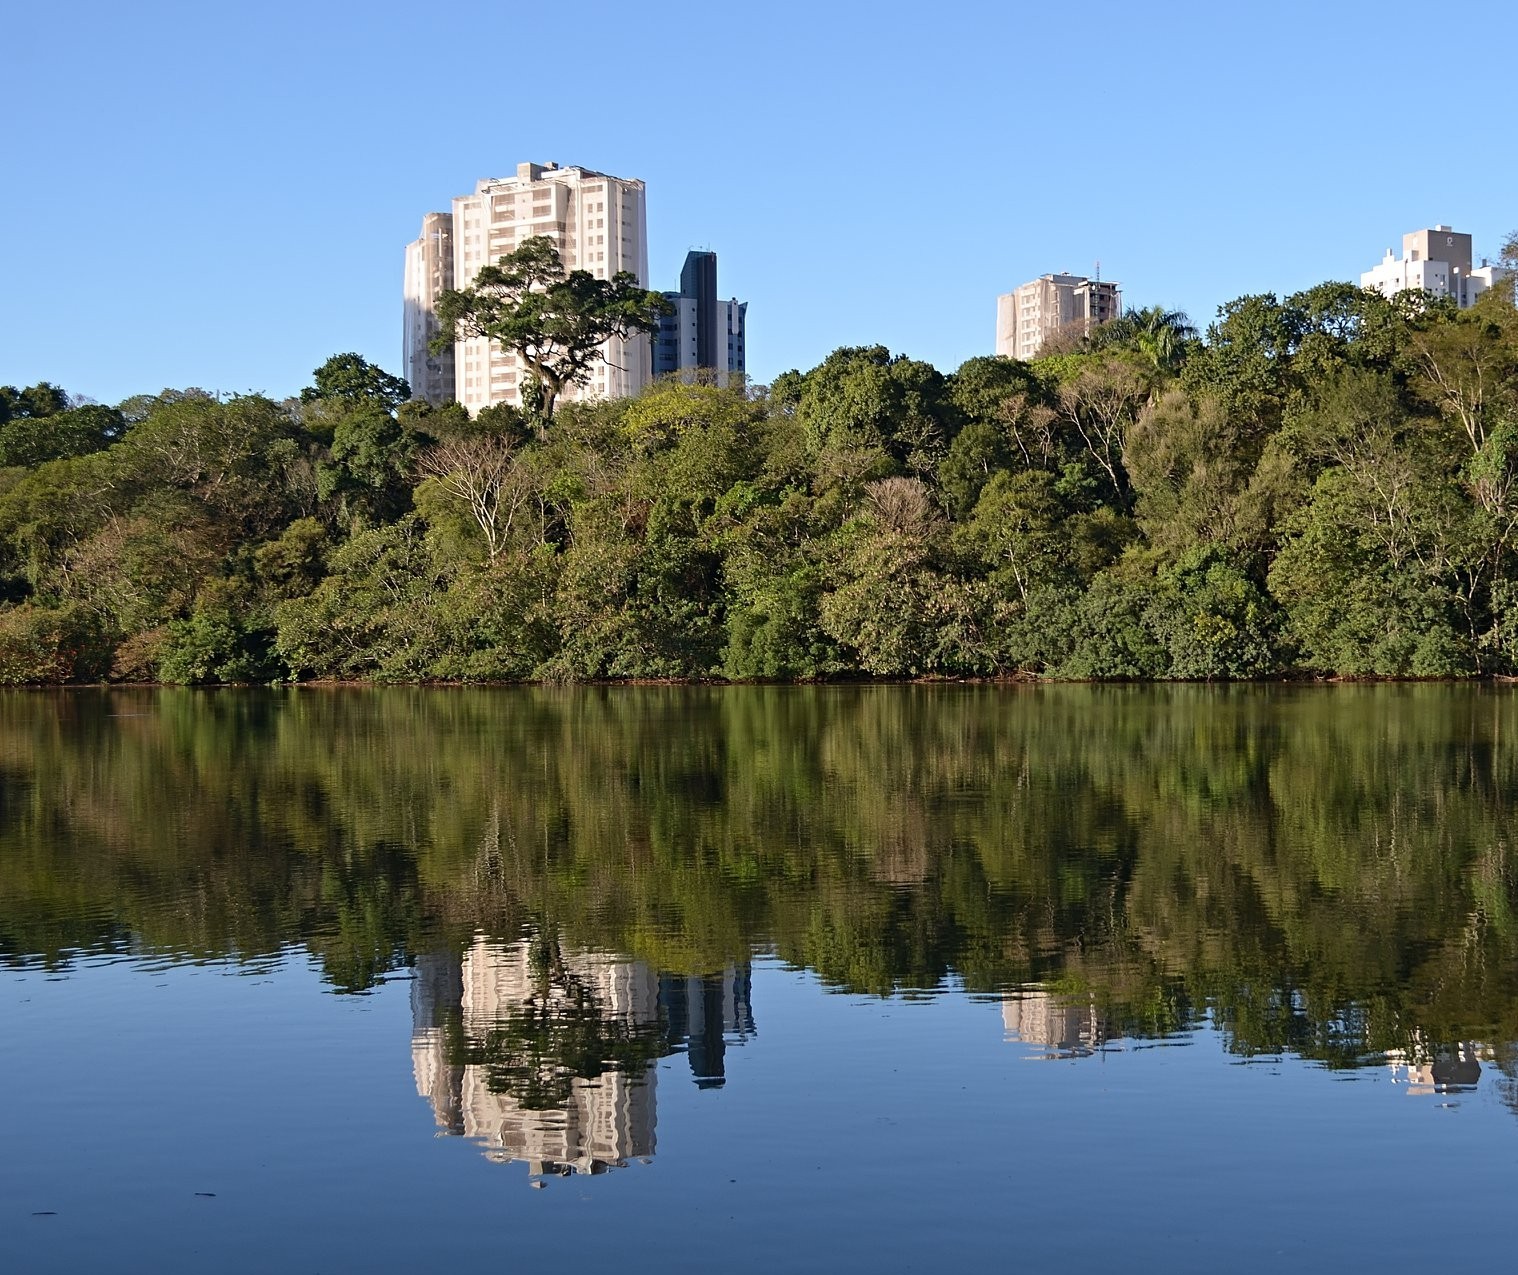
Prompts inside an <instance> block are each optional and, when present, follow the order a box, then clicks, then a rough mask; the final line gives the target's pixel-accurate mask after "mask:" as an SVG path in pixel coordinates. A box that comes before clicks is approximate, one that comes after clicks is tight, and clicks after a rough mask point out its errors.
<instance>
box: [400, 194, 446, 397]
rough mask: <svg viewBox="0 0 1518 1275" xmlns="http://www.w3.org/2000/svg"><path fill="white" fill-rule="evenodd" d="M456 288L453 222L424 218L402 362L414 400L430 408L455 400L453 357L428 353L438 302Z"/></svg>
mask: <svg viewBox="0 0 1518 1275" xmlns="http://www.w3.org/2000/svg"><path fill="white" fill-rule="evenodd" d="M452 286H453V217H452V216H451V215H450V214H449V213H428V214H427V215H426V216H425V217H423V218H422V234H421V237H420V238H419V239H417V240H416V241H415V242H413V243H408V244H407V245H406V281H405V285H404V288H403V290H402V296H403V298H404V305H405V326H404V330H403V333H402V337H401V362H402V366H403V368H404V373H405V377H406V380H407V381H408V382H410V385H411V393H412V395H413V397H415V398H422V399H426V400H427V401H428V402H429V403H446V402H448V401H449V400H451V399H452V398H453V397H454V388H453V351H451V350H448V351H445V352H444V353H442V354H433V353H432V351H431V350H430V349H428V343H429V342H430V341H431V340H432V338H433V337H434V336H436V335H437V331H438V321H437V299H438V296H439V295H440V294H441V293H442V291H443V289H445V288H451V287H452Z"/></svg>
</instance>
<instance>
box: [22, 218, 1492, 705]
mask: <svg viewBox="0 0 1518 1275" xmlns="http://www.w3.org/2000/svg"><path fill="white" fill-rule="evenodd" d="M1499 291H1500V290H1499ZM650 298H651V294H646V293H644V292H643V291H642V290H641V289H638V288H636V287H635V286H634V285H633V284H632V283H631V282H630V281H629V280H625V279H623V280H610V281H607V280H595V279H593V278H591V277H590V276H588V275H587V276H584V277H583V278H582V277H580V275H579V274H578V273H577V274H574V275H568V276H566V275H565V274H564V272H563V270H562V267H561V265H560V263H559V262H558V259H557V256H556V254H555V252H554V250H553V247H552V245H551V244H548V243H547V242H546V241H535V242H529V244H527V245H524V246H523V248H522V249H521V250H519V251H518V252H517V253H515V254H513V255H512V256H511V257H509V258H506V259H505V260H504V261H503V263H502V264H501V265H500V266H498V267H492V269H491V271H489V272H486V273H485V274H484V275H482V276H481V280H480V281H479V282H478V283H477V285H476V287H475V288H473V289H470V290H465V291H464V292H461V293H458V294H456V295H455V298H454V299H453V300H452V301H450V302H449V305H450V306H451V307H453V310H454V311H456V313H454V316H453V322H454V325H455V330H456V331H457V332H459V333H460V334H465V333H474V334H484V335H491V336H492V337H493V339H497V340H499V341H503V342H505V343H506V344H508V345H510V346H511V348H514V349H517V350H518V352H519V353H520V352H521V350H522V349H523V348H529V349H530V350H535V351H536V354H535V355H534V357H536V358H538V359H539V364H540V366H539V367H538V373H537V375H538V382H539V389H540V390H541V391H542V394H543V399H542V401H541V402H540V403H538V405H537V406H536V407H534V406H533V403H532V402H531V401H528V403H527V406H526V407H525V408H521V407H516V406H506V405H497V406H494V407H490V408H487V409H485V410H483V411H481V412H480V413H479V414H478V416H476V417H475V418H474V419H470V417H469V415H468V413H467V412H465V411H464V409H463V408H461V407H459V406H458V405H457V404H449V405H442V406H433V405H430V404H426V403H417V402H411V401H403V400H404V398H405V395H406V392H407V391H406V387H405V385H404V382H401V381H400V380H398V379H397V378H395V377H392V376H389V375H388V374H386V373H385V372H383V371H382V370H381V369H379V368H376V367H374V366H372V365H370V364H368V363H367V362H365V361H364V360H363V359H362V358H360V357H359V356H357V355H353V354H344V355H338V356H336V357H334V358H333V359H330V360H328V362H327V363H326V364H324V365H323V367H321V368H319V369H318V370H317V371H316V373H315V375H314V378H313V380H314V384H313V385H311V386H309V387H308V388H307V389H306V390H305V391H304V392H303V393H302V395H301V401H300V402H299V403H295V402H289V403H283V404H280V403H274V402H272V401H270V400H268V399H266V398H263V397H260V396H256V395H249V396H240V397H234V398H230V399H225V400H223V399H218V398H215V397H213V396H211V395H208V394H206V393H204V392H203V391H198V390H184V391H164V392H163V393H161V394H157V395H139V396H137V397H135V398H134V399H131V400H128V401H127V402H125V403H123V404H122V405H121V406H120V408H119V409H108V408H99V407H94V406H85V407H74V408H70V407H69V399H68V397H67V395H65V394H64V393H63V392H62V391H61V390H59V389H57V387H53V386H48V385H45V384H43V385H36V386H32V387H29V388H27V389H24V390H18V389H15V388H14V387H9V388H4V389H0V461H9V462H10V463H9V465H4V466H0V616H6V615H11V614H13V613H14V614H17V615H20V614H23V613H24V614H25V615H26V616H30V617H32V619H29V620H27V621H26V622H25V623H24V624H23V623H22V621H20V620H17V621H16V623H18V624H21V625H22V627H23V628H28V626H30V625H31V624H32V623H33V621H34V620H36V622H37V623H41V621H40V620H37V617H38V616H43V615H53V614H55V613H60V614H61V613H63V612H65V611H67V612H68V613H70V614H78V615H81V616H86V617H88V620H89V624H90V625H91V626H92V628H91V631H92V632H95V633H98V634H101V635H104V636H105V637H106V638H108V639H109V641H110V642H111V643H114V644H115V648H116V649H115V652H114V662H113V663H111V661H107V663H108V664H110V667H111V670H112V673H113V675H114V676H117V677H121V678H145V677H152V676H161V677H165V678H170V679H173V680H179V681H186V682H200V681H216V680H260V679H267V678H273V677H275V676H279V675H286V676H290V677H295V678H306V677H321V678H378V679H384V680H402V679H413V680H427V679H451V680H469V681H472V680H492V681H493V680H516V679H524V678H540V679H556V680H564V679H569V680H574V679H705V678H716V677H727V678H752V679H781V680H785V679H804V680H810V679H823V678H847V677H859V676H870V677H927V678H933V677H981V676H1005V675H1024V676H1026V675H1037V676H1044V677H1069V678H1082V679H1096V680H1117V679H1133V678H1179V679H1198V680H1217V679H1244V678H1263V677H1272V676H1282V675H1292V674H1295V675H1309V676H1323V675H1333V676H1348V677H1361V676H1377V677H1435V676H1438V677H1446V676H1470V675H1480V674H1489V673H1500V674H1507V673H1515V672H1518V638H1515V637H1514V634H1518V311H1515V309H1514V307H1513V303H1512V300H1511V298H1507V297H1504V296H1501V295H1497V294H1496V293H1493V294H1488V295H1487V296H1486V297H1483V299H1482V300H1481V302H1480V304H1479V305H1477V306H1476V307H1474V308H1473V309H1471V310H1468V311H1460V310H1457V309H1455V308H1454V307H1453V306H1450V305H1446V304H1442V303H1436V302H1433V301H1432V300H1430V299H1428V298H1420V297H1418V296H1415V295H1411V294H1409V295H1405V296H1403V297H1400V298H1394V299H1392V300H1387V299H1386V298H1383V297H1381V296H1379V294H1374V293H1367V292H1364V291H1362V290H1361V289H1359V288H1355V287H1353V286H1351V285H1349V284H1341V283H1326V284H1322V285H1319V286H1318V287H1315V288H1311V289H1308V290H1306V291H1304V292H1301V293H1298V294H1296V295H1294V296H1291V297H1287V298H1286V299H1285V300H1279V299H1277V298H1276V297H1274V296H1269V295H1261V296H1252V297H1243V298H1240V299H1238V300H1237V301H1234V302H1231V303H1229V304H1228V305H1226V306H1224V307H1222V309H1221V310H1220V311H1219V314H1218V318H1217V320H1216V321H1215V322H1214V323H1213V324H1212V325H1211V326H1210V327H1209V328H1208V331H1207V335H1206V337H1205V338H1203V339H1200V340H1199V339H1198V338H1197V337H1196V336H1195V334H1194V333H1193V332H1192V331H1191V330H1190V326H1189V324H1188V323H1187V322H1186V320H1185V316H1183V315H1179V314H1176V313H1174V312H1169V311H1165V310H1163V309H1159V308H1150V309H1147V310H1140V311H1134V312H1130V313H1129V314H1126V315H1124V316H1123V317H1122V318H1121V319H1119V320H1116V321H1114V322H1112V323H1109V324H1107V325H1105V326H1104V327H1102V328H1101V329H1098V330H1097V331H1096V332H1094V333H1092V334H1090V336H1089V337H1085V338H1079V339H1072V340H1071V341H1069V342H1067V343H1065V345H1064V347H1062V352H1059V353H1054V354H1051V355H1049V356H1047V357H1043V358H1040V359H1038V360H1035V361H1034V362H1032V363H1028V364H1024V363H1021V362H1018V361H1016V360H1012V359H1003V358H976V359H970V360H968V361H967V362H966V363H964V364H963V365H962V366H961V367H960V368H958V369H957V370H956V371H955V372H954V373H953V374H952V375H950V376H943V375H941V374H940V373H939V372H938V371H936V370H935V369H934V368H932V367H930V366H929V365H927V364H925V363H922V362H919V361H917V360H913V359H910V358H907V357H905V356H900V355H893V354H891V353H890V351H888V350H886V349H885V348H884V347H882V346H858V347H847V348H844V349H840V350H836V351H834V352H833V353H832V354H831V355H829V356H828V357H827V358H826V359H824V360H823V361H822V363H821V364H819V365H818V366H817V367H815V368H813V369H811V370H810V371H806V372H800V371H797V372H788V373H785V374H784V375H782V376H780V377H777V378H776V380H775V383H774V384H773V385H772V386H771V387H769V389H768V390H767V391H764V390H760V391H752V392H751V391H749V390H747V389H746V388H744V387H736V386H735V387H721V386H719V385H717V384H715V383H714V382H713V381H712V380H709V379H695V380H692V379H689V378H669V379H666V380H664V381H661V382H658V383H655V384H653V385H650V386H648V387H647V388H646V389H645V390H644V392H643V393H642V394H640V395H639V396H638V397H636V398H633V399H626V400H617V401H595V402H571V403H568V404H566V405H564V406H563V407H561V408H559V409H558V410H557V412H556V413H555V414H554V417H553V428H552V429H545V428H544V425H545V422H546V420H547V417H548V414H549V413H550V412H553V411H554V407H555V403H556V401H557V394H558V391H559V390H561V389H563V388H564V387H565V386H567V385H569V384H571V383H578V382H582V381H583V380H584V379H585V377H586V376H587V375H588V372H589V370H590V369H591V367H592V366H593V363H594V360H595V359H596V358H598V357H600V356H599V350H600V346H601V344H602V343H603V342H604V340H605V339H606V337H607V336H608V335H616V334H622V335H635V334H637V333H639V332H642V331H646V330H647V327H648V325H649V324H651V323H652V322H653V316H654V312H655V309H656V307H655V306H654V303H653V300H651V299H650ZM592 338H594V339H592ZM513 342H514V343H515V344H512V343H513ZM534 343H536V344H534ZM577 343H578V344H577ZM555 378H557V379H555ZM556 387H557V388H556ZM44 645H45V643H44ZM271 653H272V654H271ZM28 659H29V660H30V663H27V662H26V661H19V662H18V663H17V664H16V667H17V668H20V667H23V666H25V667H29V668H32V669H33V670H34V672H35V675H36V676H37V677H38V678H41V679H43V680H56V679H57V678H60V677H67V676H74V674H73V673H72V672H71V671H69V670H68V669H64V668H63V667H62V666H61V665H58V664H57V663H56V662H48V661H45V660H43V659H42V658H41V657H40V656H39V657H37V658H36V659H31V657H28ZM92 667H93V665H92Z"/></svg>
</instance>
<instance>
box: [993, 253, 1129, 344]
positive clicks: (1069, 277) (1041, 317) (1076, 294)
mask: <svg viewBox="0 0 1518 1275" xmlns="http://www.w3.org/2000/svg"><path fill="white" fill-rule="evenodd" d="M1122 312H1123V294H1122V290H1121V288H1119V287H1118V285H1117V284H1115V283H1103V282H1102V281H1101V280H1100V279H1088V278H1086V277H1085V276H1084V275H1074V274H1046V275H1041V276H1040V277H1039V278H1037V279H1034V280H1032V281H1031V282H1029V283H1025V284H1023V285H1022V287H1020V288H1017V289H1016V290H1014V291H1012V292H1008V293H1005V294H1003V295H1002V296H999V297H997V298H996V353H997V354H1001V355H1005V356H1006V357H1008V358H1014V359H1031V358H1036V357H1038V353H1039V351H1040V350H1042V349H1043V347H1044V343H1045V342H1046V341H1048V340H1049V338H1050V337H1052V336H1054V335H1055V333H1057V332H1064V331H1066V330H1068V329H1070V328H1074V329H1076V330H1077V331H1079V332H1080V333H1081V334H1082V335H1083V336H1084V335H1085V334H1087V333H1089V332H1090V331H1091V329H1092V328H1094V327H1095V326H1096V325H1097V324H1098V323H1106V322H1107V320H1108V319H1115V318H1117V317H1118V315H1120V314H1121V313H1122Z"/></svg>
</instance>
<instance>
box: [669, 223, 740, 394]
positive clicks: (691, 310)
mask: <svg viewBox="0 0 1518 1275" xmlns="http://www.w3.org/2000/svg"><path fill="white" fill-rule="evenodd" d="M664 299H665V300H666V301H668V302H669V303H670V305H671V306H672V307H673V309H672V310H671V312H670V313H669V314H667V315H665V316H664V317H663V318H662V319H660V320H659V331H658V332H657V333H656V334H655V336H654V375H655V376H667V375H669V374H670V373H672V372H690V371H695V370H697V369H700V368H706V369H709V370H710V371H713V372H715V373H716V374H717V384H718V385H726V384H727V383H728V380H729V378H730V377H732V376H733V375H735V374H736V375H738V376H739V377H741V376H743V375H744V372H745V369H746V367H747V355H746V352H745V349H744V346H745V341H746V337H747V331H746V328H747V314H748V303H747V302H746V301H722V300H719V299H718V296H717V254H716V253H715V252H689V253H686V255H685V265H684V267H683V268H682V269H681V271H680V291H678V292H666V293H665V294H664Z"/></svg>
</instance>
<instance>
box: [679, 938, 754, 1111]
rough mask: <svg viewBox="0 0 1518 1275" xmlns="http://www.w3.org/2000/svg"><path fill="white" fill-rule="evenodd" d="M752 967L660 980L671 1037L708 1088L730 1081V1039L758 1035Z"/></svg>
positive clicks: (698, 1078) (705, 1087)
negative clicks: (753, 999) (753, 1000)
mask: <svg viewBox="0 0 1518 1275" xmlns="http://www.w3.org/2000/svg"><path fill="white" fill-rule="evenodd" d="M750 992H751V980H750V975H749V969H748V966H746V965H745V966H742V967H741V968H734V967H733V966H729V967H728V968H727V969H726V970H725V971H724V972H723V973H721V974H710V975H704V976H700V977H691V978H682V977H680V976H678V975H673V974H666V975H663V976H662V977H661V978H660V979H659V1005H660V1007H661V1008H662V1009H663V1011H664V1018H665V1027H666V1033H665V1038H666V1039H667V1040H668V1042H669V1044H670V1046H671V1047H673V1048H679V1047H680V1046H681V1045H684V1046H685V1054H686V1057H687V1059H688V1060H689V1061H690V1069H691V1074H692V1075H693V1076H694V1077H695V1079H696V1084H697V1085H699V1086H700V1087H701V1088H702V1089H719V1088H721V1087H722V1085H724V1084H725V1083H726V1081H727V1073H726V1070H725V1068H726V1058H727V1038H728V1037H729V1036H733V1037H735V1038H736V1040H735V1042H734V1043H738V1044H741V1043H742V1042H743V1041H745V1040H747V1039H748V1038H749V1037H750V1036H752V1035H753V1034H754V1008H753V1004H752V1003H751V1001H750Z"/></svg>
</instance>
